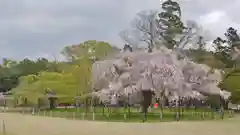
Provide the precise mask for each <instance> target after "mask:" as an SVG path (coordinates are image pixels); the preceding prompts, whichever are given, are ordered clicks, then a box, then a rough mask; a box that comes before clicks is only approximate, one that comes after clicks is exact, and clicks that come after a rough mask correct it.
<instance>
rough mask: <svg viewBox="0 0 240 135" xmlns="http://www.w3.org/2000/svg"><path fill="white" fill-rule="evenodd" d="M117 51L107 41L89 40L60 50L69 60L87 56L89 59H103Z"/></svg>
mask: <svg viewBox="0 0 240 135" xmlns="http://www.w3.org/2000/svg"><path fill="white" fill-rule="evenodd" d="M116 51H119V49H118V48H116V47H113V46H111V45H110V44H109V43H107V42H103V41H96V40H89V41H85V42H83V43H81V44H79V45H72V46H66V47H65V48H64V49H63V51H62V52H61V53H62V54H63V55H64V56H65V57H66V58H67V59H68V60H69V61H74V60H77V59H79V58H82V57H85V56H88V57H89V58H91V59H104V58H106V57H107V56H109V55H111V54H113V53H115V52H116Z"/></svg>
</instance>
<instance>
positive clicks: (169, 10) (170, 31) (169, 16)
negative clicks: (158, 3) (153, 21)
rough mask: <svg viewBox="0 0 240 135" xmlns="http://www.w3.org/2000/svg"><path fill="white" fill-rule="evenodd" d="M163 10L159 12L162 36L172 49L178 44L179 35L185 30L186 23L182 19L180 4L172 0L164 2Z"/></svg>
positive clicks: (167, 45)
mask: <svg viewBox="0 0 240 135" xmlns="http://www.w3.org/2000/svg"><path fill="white" fill-rule="evenodd" d="M162 9H163V10H164V11H163V12H161V13H159V14H158V16H159V18H160V19H159V20H158V23H159V28H160V29H161V38H162V39H163V41H164V43H165V45H166V47H167V48H169V49H172V48H174V46H175V45H176V44H177V41H176V39H177V35H179V34H181V33H182V32H183V30H184V24H183V22H182V21H181V8H180V5H179V4H178V3H177V2H175V1H172V0H167V1H165V2H163V3H162Z"/></svg>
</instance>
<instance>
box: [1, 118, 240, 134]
mask: <svg viewBox="0 0 240 135" xmlns="http://www.w3.org/2000/svg"><path fill="white" fill-rule="evenodd" d="M0 120H1V121H2V120H4V121H5V123H6V131H7V133H9V134H10V135H11V134H13V135H148V134H149V133H151V135H159V134H162V135H239V134H240V133H239V129H240V128H239V127H240V118H239V117H237V118H235V119H234V120H224V121H209V122H171V123H144V124H143V123H113V122H109V123H108V122H90V121H77V120H66V119H62V118H50V117H40V116H29V115H25V116H22V115H20V114H10V113H9V114H8V113H0ZM1 128H2V124H1ZM1 130H2V129H1Z"/></svg>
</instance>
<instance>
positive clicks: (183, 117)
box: [35, 107, 233, 122]
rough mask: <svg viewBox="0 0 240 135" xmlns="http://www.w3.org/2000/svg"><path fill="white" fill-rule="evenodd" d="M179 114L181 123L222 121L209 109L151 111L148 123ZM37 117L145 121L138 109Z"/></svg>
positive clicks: (64, 111) (78, 110) (52, 112)
mask: <svg viewBox="0 0 240 135" xmlns="http://www.w3.org/2000/svg"><path fill="white" fill-rule="evenodd" d="M177 114H179V115H178V116H179V120H180V121H199V120H220V119H222V114H221V113H220V112H213V111H212V110H209V109H197V110H194V109H188V110H187V109H184V110H180V113H179V111H177V110H176V109H172V110H171V109H163V111H161V110H160V109H151V112H149V113H148V119H147V120H148V122H159V121H162V122H163V121H176V120H177V118H178V117H177ZM35 115H44V116H51V117H64V118H70V119H82V120H97V121H114V122H117V121H118V122H139V121H142V119H143V114H142V113H140V112H139V110H138V109H136V108H127V109H124V108H103V107H102V108H101V107H98V108H95V109H88V110H87V109H86V108H67V109H65V108H58V109H54V110H44V111H40V112H38V113H36V114H35ZM232 115H233V114H232V113H231V112H229V111H225V112H224V116H223V117H224V118H229V117H232Z"/></svg>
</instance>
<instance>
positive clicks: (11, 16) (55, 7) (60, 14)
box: [0, 0, 240, 59]
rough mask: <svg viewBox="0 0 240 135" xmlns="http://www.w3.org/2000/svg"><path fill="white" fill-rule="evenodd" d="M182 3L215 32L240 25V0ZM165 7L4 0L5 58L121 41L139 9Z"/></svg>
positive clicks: (102, 0) (0, 25) (109, 0)
mask: <svg viewBox="0 0 240 135" xmlns="http://www.w3.org/2000/svg"><path fill="white" fill-rule="evenodd" d="M179 2H180V4H181V7H182V11H183V15H184V18H185V19H186V18H187V19H190V20H196V21H197V22H198V23H200V24H202V25H203V27H204V28H205V29H208V30H210V31H211V32H212V34H213V35H215V36H222V35H223V32H225V31H226V29H227V28H228V27H229V26H232V27H235V28H237V29H239V28H240V24H239V23H240V13H239V12H240V8H239V5H240V0H179ZM160 7H161V5H160V0H0V47H1V49H0V59H1V58H2V57H9V58H14V59H22V58H25V57H31V58H36V57H39V56H44V57H48V58H49V57H51V56H52V55H56V56H57V57H59V55H58V54H59V52H60V50H61V49H62V48H63V47H64V46H66V45H70V44H76V43H80V42H82V41H84V40H89V39H96V40H105V41H109V42H110V43H112V44H114V45H116V46H122V44H123V43H122V41H121V39H120V38H119V36H118V33H119V31H121V30H123V29H125V28H127V27H128V26H129V22H130V21H131V20H132V19H133V18H134V16H135V14H136V13H137V12H139V11H141V10H146V9H160ZM239 30H240V29H239Z"/></svg>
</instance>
